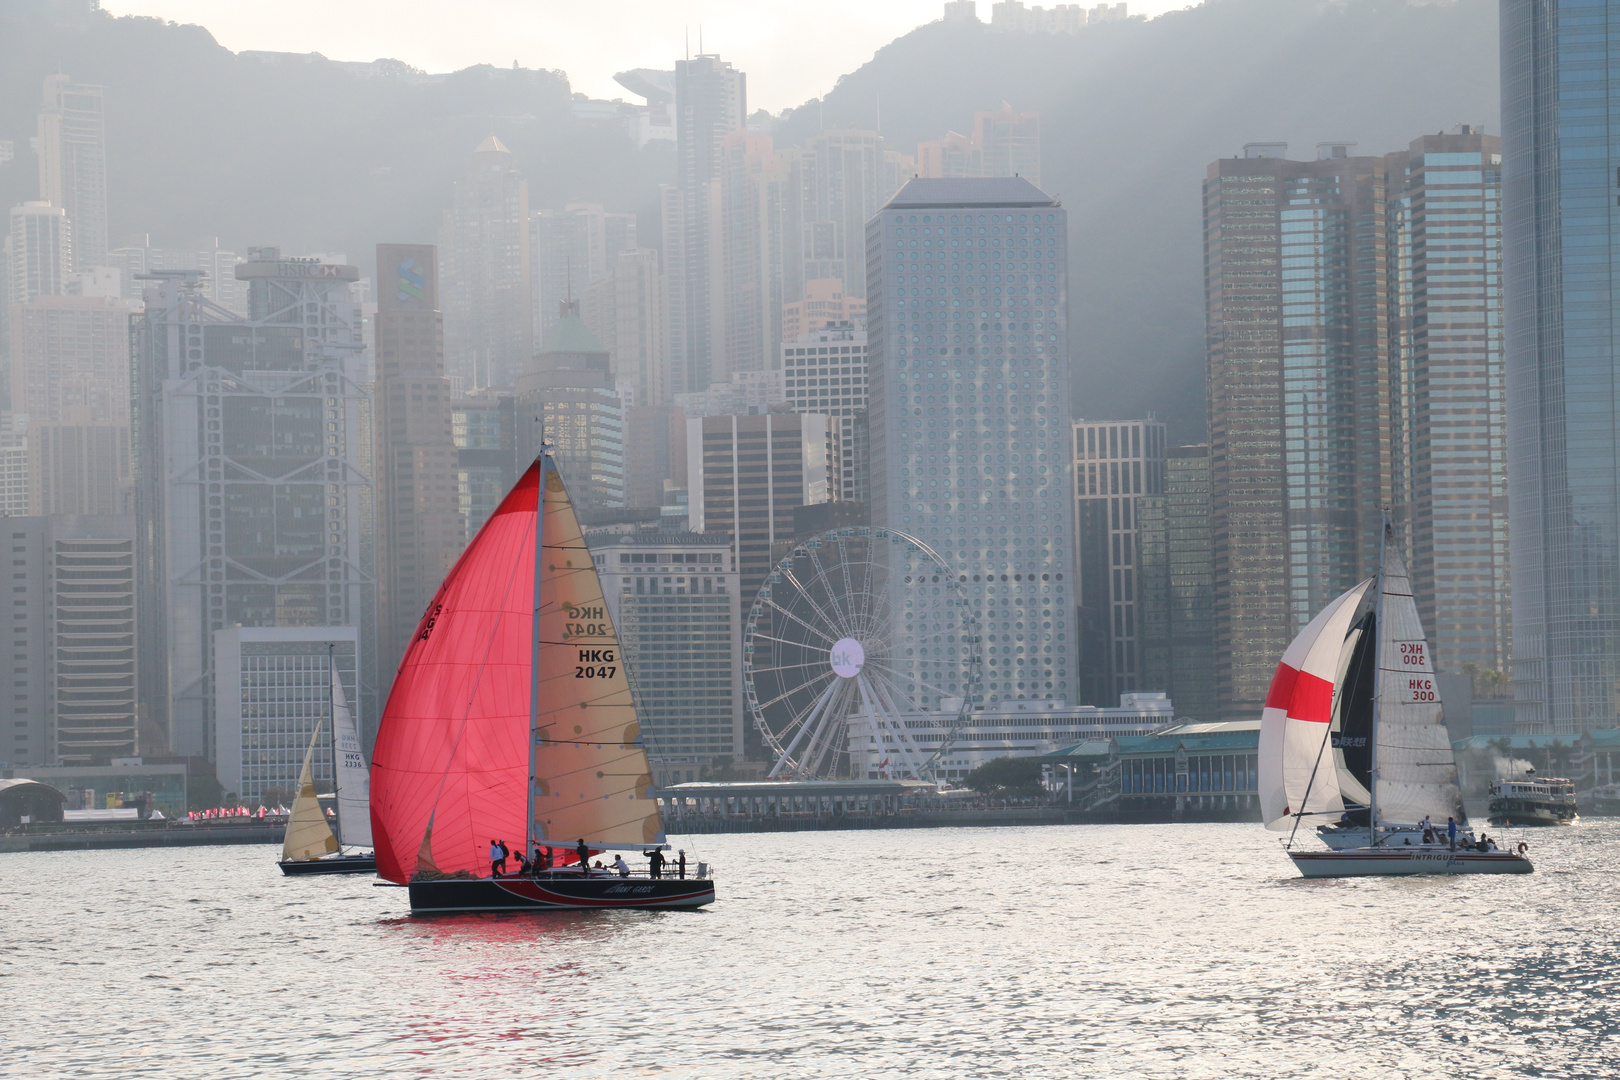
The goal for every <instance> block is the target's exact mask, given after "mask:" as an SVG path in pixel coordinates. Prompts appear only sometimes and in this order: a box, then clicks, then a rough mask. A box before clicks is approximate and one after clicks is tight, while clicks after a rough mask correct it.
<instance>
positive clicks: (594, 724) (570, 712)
mask: <svg viewBox="0 0 1620 1080" xmlns="http://www.w3.org/2000/svg"><path fill="white" fill-rule="evenodd" d="M541 475H542V476H543V478H544V482H543V485H542V490H541V492H540V509H541V515H540V517H541V534H540V535H541V547H540V552H539V562H538V565H537V566H536V568H535V582H536V584H535V615H534V630H535V635H536V637H535V645H534V653H533V659H532V664H533V667H532V678H533V680H534V681H533V682H532V683H531V684H530V688H531V692H532V701H533V703H534V711H533V719H532V720H531V728H530V738H531V740H532V745H533V751H532V755H531V757H530V768H529V777H530V794H529V813H530V825H529V837H530V839H531V841H532V842H534V843H536V844H551V845H556V846H561V847H564V848H569V847H572V846H573V845H574V844H575V843H576V842H577V841H578V840H581V839H583V840H585V841H586V842H587V843H588V844H589V846H591V847H593V848H639V847H646V846H648V845H661V844H663V842H664V826H663V820H662V818H661V816H660V815H659V811H658V800H657V798H656V797H655V796H654V792H653V782H652V767H651V766H650V765H649V764H648V762H647V751H646V750H645V749H644V748H643V746H642V738H641V724H640V722H639V721H638V719H637V716H636V708H635V703H634V701H633V700H632V699H631V696H630V681H629V678H628V676H627V675H626V674H625V670H624V660H623V650H622V648H621V647H620V644H619V638H618V634H617V633H616V632H615V631H614V628H613V620H612V618H611V617H610V616H609V615H608V609H607V601H606V600H604V599H603V597H602V582H601V579H600V578H598V577H597V575H596V566H595V564H594V563H593V562H592V561H591V553H590V549H589V548H588V547H587V546H586V545H585V537H584V534H583V533H582V532H581V530H580V526H579V518H578V517H577V515H576V514H575V513H574V506H573V503H572V501H571V500H570V499H569V497H568V489H567V488H566V487H564V486H563V480H562V476H561V474H559V473H558V472H557V468H556V466H555V465H553V464H551V463H550V461H549V459H548V460H547V462H546V465H545V468H544V470H543V472H542V474H541Z"/></svg>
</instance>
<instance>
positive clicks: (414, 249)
mask: <svg viewBox="0 0 1620 1080" xmlns="http://www.w3.org/2000/svg"><path fill="white" fill-rule="evenodd" d="M377 278H378V289H377V317H376V339H377V346H376V348H377V351H376V356H377V381H376V385H375V395H376V423H375V425H374V431H375V433H376V441H377V451H376V472H377V523H378V528H377V611H378V624H379V625H378V628H377V629H378V654H377V662H378V664H379V672H380V673H381V674H382V675H383V677H384V678H387V677H388V675H389V673H390V672H392V671H393V669H394V667H395V665H396V663H397V661H398V660H399V658H400V656H401V655H403V653H404V651H405V646H406V644H407V643H408V642H409V640H410V637H411V634H412V633H413V632H414V631H415V629H416V625H417V623H418V622H419V621H420V620H421V617H422V612H423V611H424V610H425V609H426V607H427V604H428V601H429V600H431V599H432V597H433V593H434V591H435V590H436V589H437V588H438V585H439V582H440V581H442V580H443V579H444V575H445V573H446V572H447V571H448V570H449V569H450V567H451V565H452V564H453V563H454V562H455V559H456V556H457V555H458V554H460V552H461V548H462V544H463V542H464V539H465V525H464V524H463V521H462V517H461V508H460V503H459V498H458V492H457V485H456V448H455V444H454V442H453V441H452V437H451V431H450V380H449V379H448V378H446V377H445V374H444V320H443V316H442V315H441V314H440V312H439V275H438V259H437V252H436V251H435V250H434V248H433V247H432V245H430V244H378V245H377Z"/></svg>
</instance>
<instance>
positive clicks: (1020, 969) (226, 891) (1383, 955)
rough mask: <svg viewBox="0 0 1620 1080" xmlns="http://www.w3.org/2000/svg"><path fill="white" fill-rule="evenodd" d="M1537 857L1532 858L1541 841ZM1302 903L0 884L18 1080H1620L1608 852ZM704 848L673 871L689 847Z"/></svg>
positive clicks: (902, 893)
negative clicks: (1469, 1079)
mask: <svg viewBox="0 0 1620 1080" xmlns="http://www.w3.org/2000/svg"><path fill="white" fill-rule="evenodd" d="M1526 835H1529V834H1526ZM1531 839H1532V842H1533V843H1534V845H1535V848H1534V850H1533V854H1534V855H1535V856H1536V858H1537V863H1538V872H1537V873H1536V874H1535V875H1532V876H1530V877H1527V878H1424V879H1387V880H1378V879H1367V880H1358V881H1315V882H1306V881H1304V880H1302V879H1300V878H1298V877H1297V876H1295V875H1294V872H1293V868H1292V866H1291V865H1290V864H1289V863H1288V862H1287V860H1286V859H1285V858H1284V857H1283V855H1282V854H1281V852H1280V851H1279V850H1278V848H1277V845H1276V843H1275V842H1274V840H1273V839H1272V838H1271V837H1270V836H1269V835H1268V834H1266V833H1264V832H1263V831H1262V830H1260V829H1258V828H1257V827H1252V826H1240V825H1239V826H1232V825H1220V826H1176V827H1156V826H1137V827H1121V828H1111V827H1076V828H1047V829H1029V830H1014V829H1006V830H939V831H931V832H922V831H914V832H912V831H908V832H892V833H826V834H797V835H790V836H780V835H778V836H772V835H762V836H729V837H706V838H703V845H704V847H705V848H706V849H707V850H706V852H705V854H706V856H707V857H708V858H709V859H710V860H711V861H714V862H717V863H719V864H720V865H723V866H725V867H727V868H729V873H730V875H732V876H730V877H727V876H722V877H721V878H720V881H719V886H720V899H719V902H718V903H717V904H716V905H715V906H714V907H712V908H709V909H706V910H705V911H704V912H701V913H683V912H663V913H648V912H553V913H526V914H479V915H450V916H438V917H434V918H431V919H414V918H410V917H409V916H406V915H405V914H404V908H405V896H404V894H403V892H401V891H399V890H395V889H375V888H372V887H371V884H370V883H369V882H368V881H365V880H363V879H362V880H356V879H344V878H328V879H284V878H282V877H280V875H279V874H278V873H277V872H276V870H275V867H274V864H273V859H272V858H271V853H269V852H268V849H264V850H259V849H252V848H237V849H212V850H192V851H174V852H107V853H102V854H100V855H98V856H97V859H96V860H95V866H96V870H95V872H94V873H87V872H86V871H85V861H84V860H83V859H82V857H75V856H56V855H6V856H0V880H3V881H4V884H5V889H4V891H3V892H0V919H3V920H4V923H3V925H4V926H5V927H6V931H5V933H4V934H0V999H3V1000H4V1002H5V1007H6V1011H7V1014H8V1015H9V1016H25V1017H28V1018H29V1022H28V1023H27V1024H25V1025H11V1027H12V1028H13V1029H14V1030H8V1031H7V1033H6V1052H7V1054H8V1058H7V1064H8V1067H13V1066H14V1067H15V1068H16V1069H17V1070H18V1071H19V1073H20V1074H21V1075H39V1076H93V1077H99V1076H107V1077H113V1076H119V1077H122V1076H127V1075H130V1074H131V1073H135V1072H140V1071H142V1069H141V1068H136V1067H132V1065H131V1063H132V1062H136V1063H142V1064H143V1065H144V1063H147V1062H150V1063H151V1064H152V1067H151V1068H150V1069H147V1070H146V1071H153V1072H158V1073H161V1074H162V1075H164V1076H166V1077H168V1076H173V1077H191V1076H197V1077H210V1078H212V1077H217V1076H220V1075H230V1076H232V1077H236V1076H247V1077H252V1076H274V1077H277V1078H283V1077H328V1076H332V1075H356V1076H358V1075H364V1076H388V1075H396V1074H398V1075H404V1074H410V1075H421V1074H422V1073H431V1074H434V1075H446V1076H456V1077H484V1076H490V1077H495V1076H501V1077H505V1076H510V1075H512V1074H513V1073H514V1072H521V1071H523V1070H525V1069H527V1070H531V1071H533V1070H540V1069H550V1070H557V1071H563V1072H566V1073H567V1074H569V1075H581V1076H598V1075H602V1076H606V1075H613V1076H619V1075H649V1076H658V1077H671V1076H673V1077H683V1076H690V1077H702V1078H704V1080H711V1078H721V1080H727V1078H733V1077H735V1078H743V1077H747V1078H754V1077H772V1078H775V1077H817V1078H821V1077H852V1078H853V1077H861V1078H867V1077H882V1076H908V1077H909V1076H917V1075H922V1076H930V1075H942V1076H943V1075H969V1074H971V1075H974V1076H984V1077H991V1078H997V1077H1019V1078H1024V1077H1045V1076H1082V1077H1084V1076H1098V1077H1119V1076H1125V1075H1130V1076H1177V1077H1183V1076H1185V1077H1203V1076H1209V1077H1215V1076H1219V1077H1223V1078H1227V1077H1268V1078H1269V1077H1273V1076H1278V1075H1305V1076H1316V1075H1319V1076H1332V1077H1334V1078H1335V1080H1338V1078H1341V1077H1345V1076H1370V1075H1379V1074H1383V1075H1403V1076H1435V1077H1439V1076H1448V1077H1450V1076H1457V1075H1509V1074H1518V1073H1530V1072H1534V1073H1537V1074H1539V1075H1547V1076H1595V1075H1604V1074H1606V1073H1612V1072H1614V1071H1615V1069H1616V1067H1617V1066H1620V1061H1617V1060H1616V1051H1615V1050H1614V1049H1613V1044H1614V1043H1615V1042H1616V1040H1615V1039H1614V1035H1615V1030H1614V1028H1615V1025H1616V1020H1615V1011H1614V1008H1613V1005H1612V1001H1613V998H1614V993H1615V991H1616V989H1617V988H1620V933H1616V930H1617V929H1620V926H1617V923H1620V916H1617V914H1616V912H1617V910H1620V909H1617V905H1616V900H1620V896H1617V895H1616V892H1617V887H1616V884H1615V881H1614V875H1613V874H1612V872H1611V871H1610V869H1609V864H1608V860H1607V853H1608V852H1609V851H1611V850H1612V849H1613V845H1614V842H1615V841H1616V840H1620V825H1617V824H1609V823H1594V824H1584V823H1583V824H1582V825H1580V826H1577V827H1575V828H1572V829H1563V830H1558V831H1557V832H1556V833H1554V834H1553V835H1543V834H1535V835H1533V836H1531ZM687 846H688V848H691V847H692V845H691V844H690V843H688V844H687Z"/></svg>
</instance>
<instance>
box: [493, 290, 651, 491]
mask: <svg viewBox="0 0 1620 1080" xmlns="http://www.w3.org/2000/svg"><path fill="white" fill-rule="evenodd" d="M516 407H517V416H518V417H519V422H518V425H517V461H519V462H523V463H527V462H529V461H532V460H534V458H535V457H536V455H538V454H539V453H540V448H541V439H542V438H544V439H545V440H546V441H548V442H550V443H551V445H552V447H553V449H554V454H555V457H556V461H557V468H558V469H559V471H561V473H562V475H563V478H564V479H565V480H567V481H568V490H569V492H570V493H571V494H572V496H573V498H574V501H575V502H576V503H577V504H578V505H579V506H580V507H581V509H582V510H604V509H607V508H608V507H615V506H623V505H624V474H625V460H624V405H623V403H622V402H621V401H620V399H619V394H618V392H617V391H616V390H615V389H614V388H613V373H612V370H611V369H610V367H609V363H608V354H607V350H606V349H604V348H602V343H601V342H599V341H597V340H596V338H595V337H594V336H593V335H592V334H591V332H590V330H589V329H588V328H587V327H586V326H585V323H584V321H583V320H582V319H580V317H579V302H578V301H577V300H576V301H573V302H571V303H566V302H565V303H564V305H563V311H562V313H561V315H560V317H559V318H558V319H557V321H556V323H554V324H553V325H552V328H551V337H550V339H549V340H548V341H547V342H546V347H545V348H544V349H542V350H541V351H540V352H539V353H538V354H537V355H536V356H535V358H534V360H533V361H532V362H531V364H530V365H529V368H528V370H527V371H525V372H524V373H523V374H522V375H520V376H519V377H518V382H517V400H516Z"/></svg>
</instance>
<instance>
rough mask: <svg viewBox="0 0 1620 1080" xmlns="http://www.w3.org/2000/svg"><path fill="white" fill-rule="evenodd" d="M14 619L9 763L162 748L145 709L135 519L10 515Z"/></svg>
mask: <svg viewBox="0 0 1620 1080" xmlns="http://www.w3.org/2000/svg"><path fill="white" fill-rule="evenodd" d="M0 529H3V530H4V535H3V537H0V543H4V544H5V550H6V552H7V554H8V556H9V565H10V567H11V581H10V584H11V589H10V595H11V597H12V602H11V618H10V619H9V620H7V621H6V622H5V623H4V624H0V649H4V650H5V655H6V656H7V657H9V658H10V660H11V662H10V663H9V664H7V665H6V668H5V671H4V674H0V701H3V702H4V705H3V706H0V708H3V709H4V712H3V713H0V716H3V717H4V720H5V732H6V733H5V742H4V743H3V744H0V757H4V758H5V759H6V760H9V761H11V762H13V763H16V764H30V765H55V764H57V763H58V762H62V763H66V764H70V765H92V764H96V763H97V762H98V761H100V762H105V759H107V758H108V757H123V756H128V755H133V754H139V753H143V752H144V753H151V752H159V753H161V752H162V750H163V739H162V736H161V734H160V733H157V732H154V731H152V730H151V729H150V728H149V727H148V726H147V725H143V724H142V723H141V717H140V713H139V711H138V709H137V704H136V703H137V699H138V695H137V686H136V650H135V643H136V621H135V519H134V518H133V517H131V516H129V515H127V514H121V515H94V516H74V515H57V516H51V517H8V518H6V519H5V520H4V521H3V522H0Z"/></svg>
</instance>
